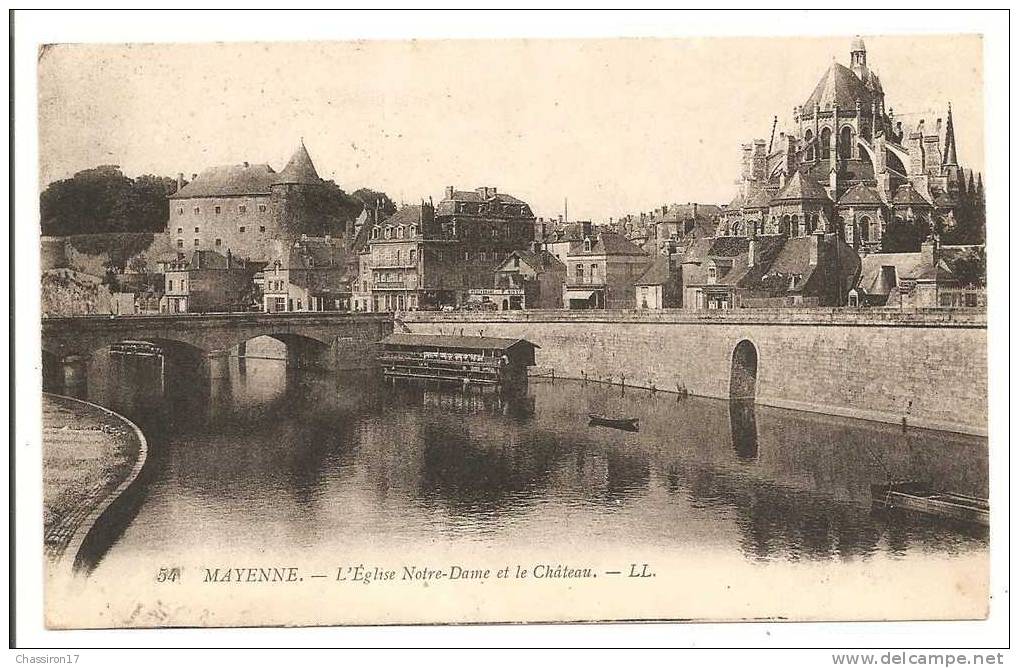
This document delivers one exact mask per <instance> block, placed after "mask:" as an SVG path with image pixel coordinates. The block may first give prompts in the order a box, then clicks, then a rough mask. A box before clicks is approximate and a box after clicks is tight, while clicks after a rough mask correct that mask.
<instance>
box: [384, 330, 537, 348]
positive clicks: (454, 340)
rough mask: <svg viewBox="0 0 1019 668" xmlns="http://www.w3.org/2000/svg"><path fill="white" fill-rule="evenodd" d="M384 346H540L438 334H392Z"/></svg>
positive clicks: (516, 341) (516, 340)
mask: <svg viewBox="0 0 1019 668" xmlns="http://www.w3.org/2000/svg"><path fill="white" fill-rule="evenodd" d="M381 343H382V345H384V346H385V345H395V346H415V347H422V348H441V349H448V350H508V349H509V348H512V347H514V346H516V345H517V344H521V343H523V344H526V345H528V346H531V347H533V348H539V347H540V346H538V345H536V344H534V343H531V342H530V341H528V340H527V339H503V338H496V337H494V336H439V335H436V334H390V335H389V336H387V337H386V338H384V339H382V342H381Z"/></svg>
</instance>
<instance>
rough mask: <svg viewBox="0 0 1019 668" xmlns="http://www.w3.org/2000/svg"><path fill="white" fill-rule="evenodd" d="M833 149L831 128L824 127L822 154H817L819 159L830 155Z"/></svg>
mask: <svg viewBox="0 0 1019 668" xmlns="http://www.w3.org/2000/svg"><path fill="white" fill-rule="evenodd" d="M830 151H831V128H824V129H823V130H821V154H820V155H819V156H817V157H818V158H819V159H821V160H824V159H825V158H826V157H828V153H829V152H830Z"/></svg>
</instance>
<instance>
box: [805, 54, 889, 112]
mask: <svg viewBox="0 0 1019 668" xmlns="http://www.w3.org/2000/svg"><path fill="white" fill-rule="evenodd" d="M873 99H874V97H873V95H872V93H871V91H870V90H869V89H868V88H867V86H866V85H865V84H864V83H863V82H862V81H860V77H858V76H856V74H855V73H854V72H853V71H852V70H851V69H849V68H848V67H846V66H845V65H841V64H839V63H834V62H833V63H832V64H831V67H829V68H828V70H827V71H826V72H825V73H824V75H823V76H822V77H821V80H820V81H818V82H817V86H815V87H814V92H813V93H811V94H810V97H808V98H807V101H806V102H804V103H803V108H804V109H807V110H809V111H813V109H814V106H815V105H816V106H820V107H821V108H822V109H830V108H832V107H834V106H838V107H839V108H840V109H851V108H853V107H855V106H856V101H857V100H859V101H860V103H861V104H863V105H869V104H870V103H871V102H872V101H873Z"/></svg>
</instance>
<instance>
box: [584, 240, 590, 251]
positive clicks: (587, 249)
mask: <svg viewBox="0 0 1019 668" xmlns="http://www.w3.org/2000/svg"><path fill="white" fill-rule="evenodd" d="M584 252H585V253H590V252H591V237H587V238H586V239H584Z"/></svg>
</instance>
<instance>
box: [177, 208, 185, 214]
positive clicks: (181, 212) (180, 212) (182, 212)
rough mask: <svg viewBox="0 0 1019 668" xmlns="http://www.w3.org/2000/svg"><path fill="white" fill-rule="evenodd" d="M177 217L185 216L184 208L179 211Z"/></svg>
mask: <svg viewBox="0 0 1019 668" xmlns="http://www.w3.org/2000/svg"><path fill="white" fill-rule="evenodd" d="M177 215H178V216H183V215H184V207H181V208H179V209H177Z"/></svg>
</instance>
